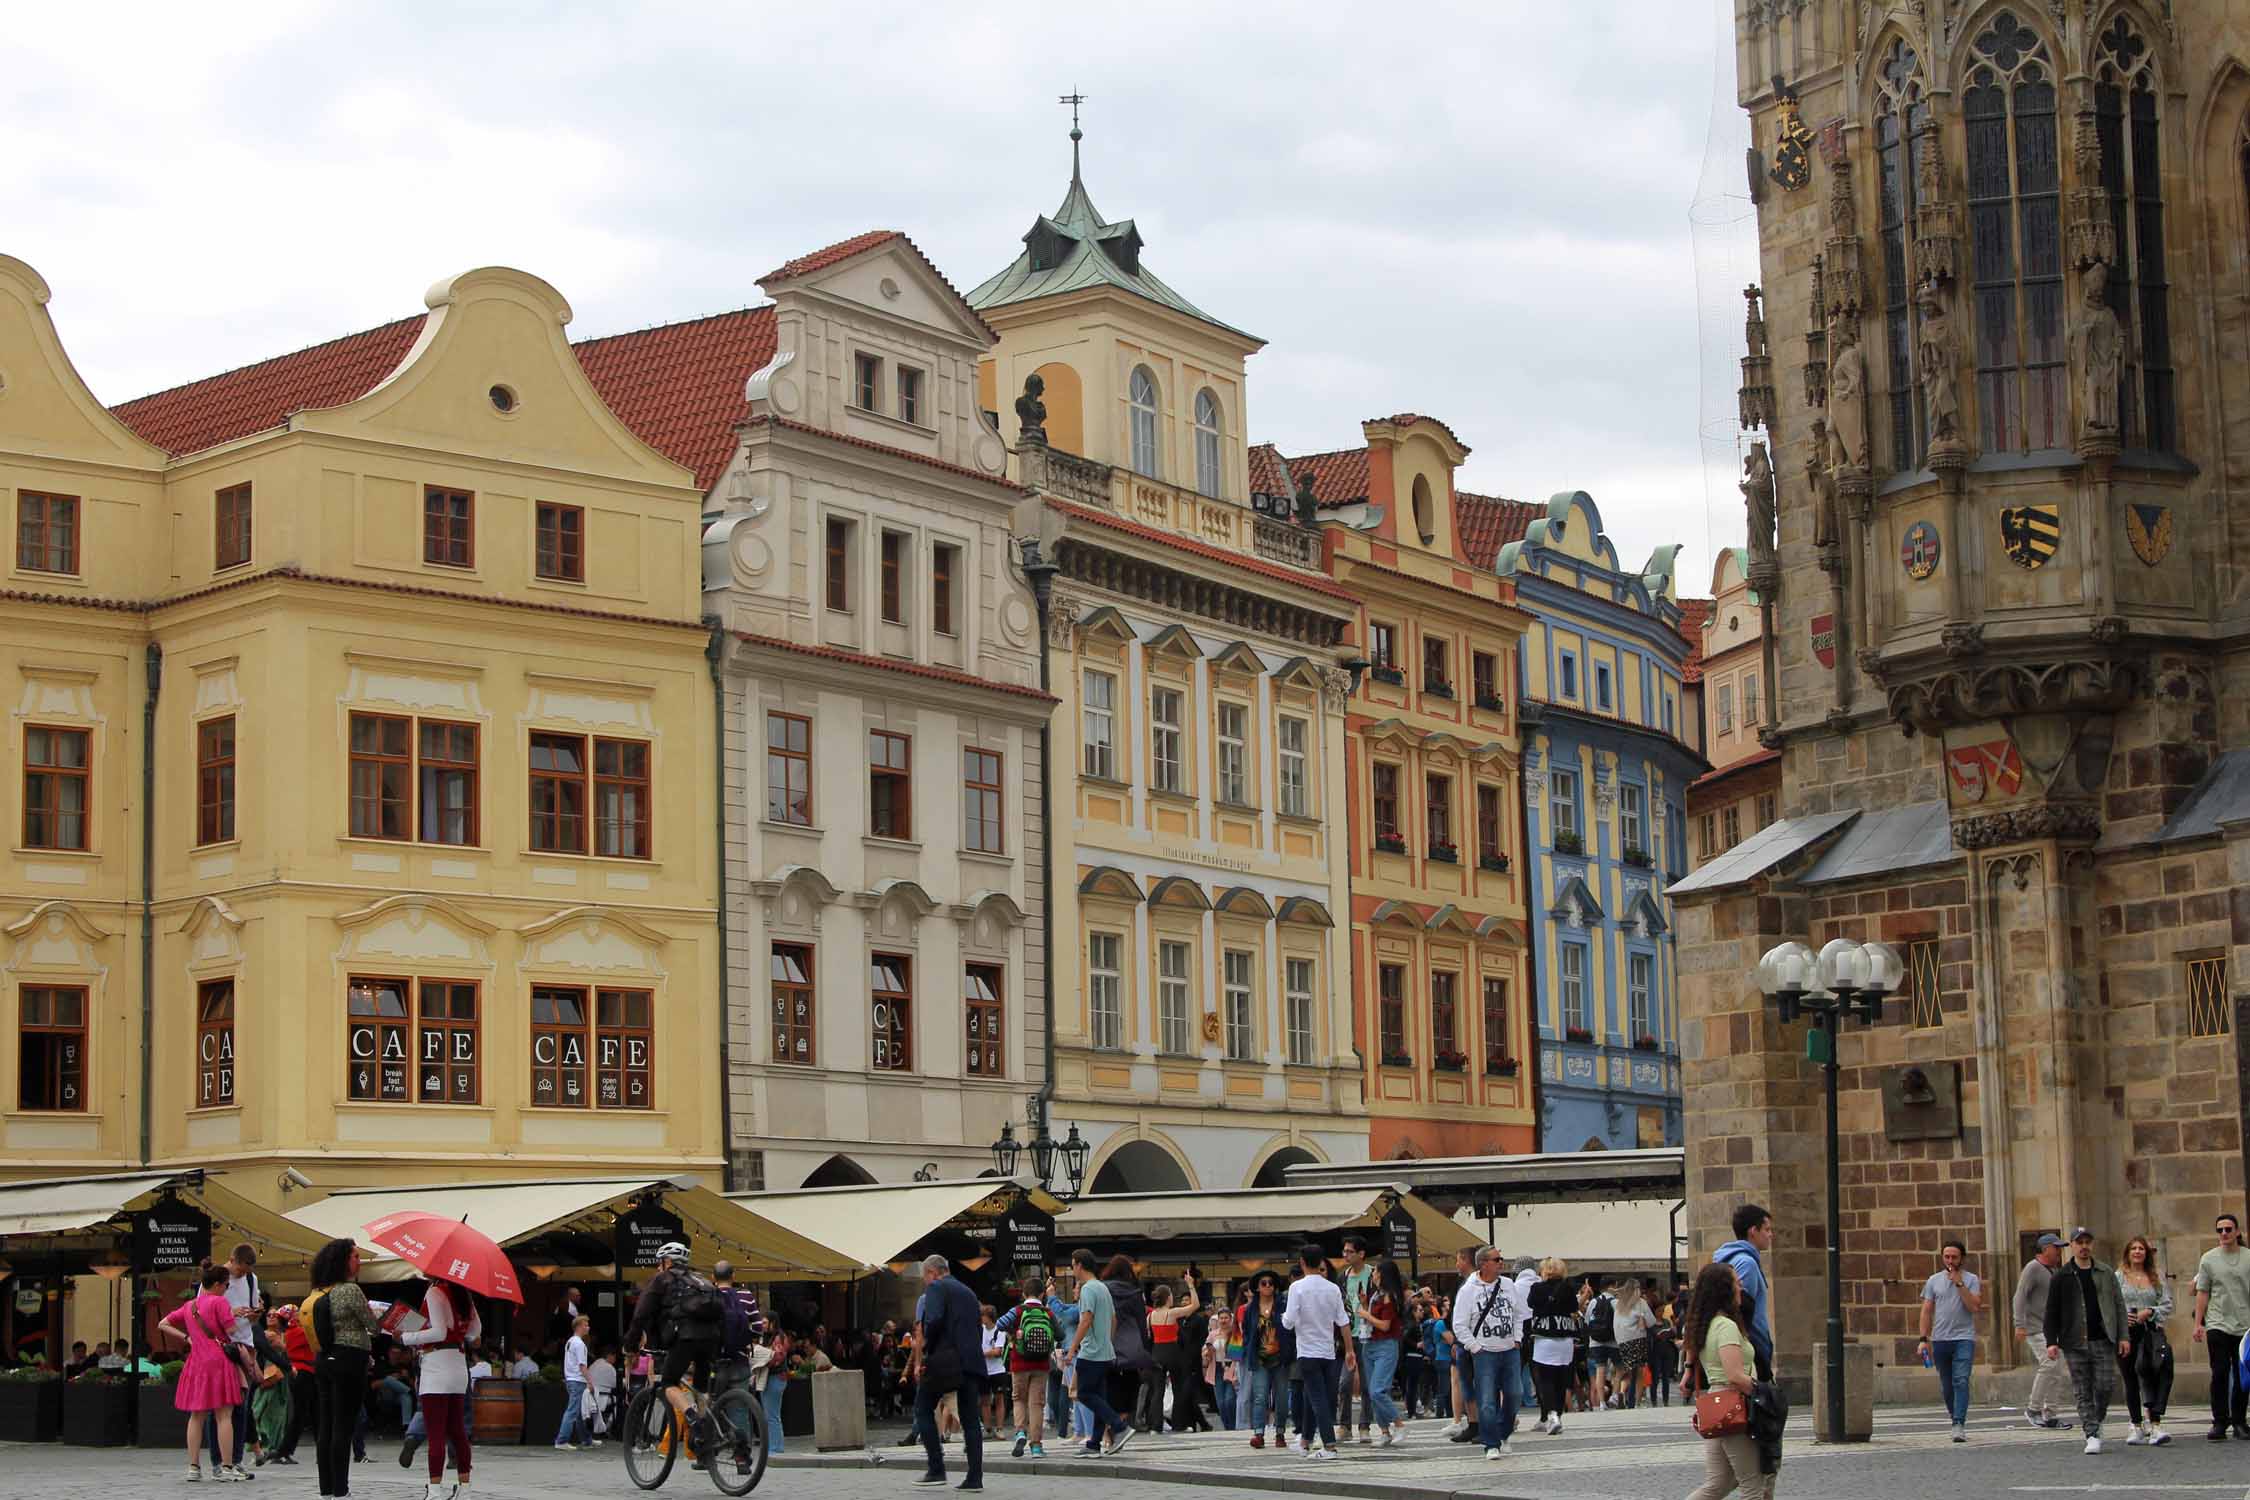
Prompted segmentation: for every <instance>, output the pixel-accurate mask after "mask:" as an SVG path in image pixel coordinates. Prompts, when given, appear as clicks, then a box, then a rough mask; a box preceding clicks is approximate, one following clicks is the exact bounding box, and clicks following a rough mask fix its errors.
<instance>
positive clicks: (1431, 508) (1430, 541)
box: [1414, 474, 1437, 547]
mask: <svg viewBox="0 0 2250 1500" xmlns="http://www.w3.org/2000/svg"><path fill="white" fill-rule="evenodd" d="M1414 534H1415V535H1416V536H1419V537H1420V538H1421V539H1422V545H1423V546H1425V547H1434V546H1436V545H1437V505H1436V502H1434V501H1433V500H1431V498H1430V481H1429V479H1428V478H1427V477H1426V476H1424V475H1421V474H1417V475H1415V476H1414Z"/></svg>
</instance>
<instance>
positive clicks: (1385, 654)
mask: <svg viewBox="0 0 2250 1500" xmlns="http://www.w3.org/2000/svg"><path fill="white" fill-rule="evenodd" d="M1367 656H1368V663H1369V665H1371V666H1377V667H1395V666H1397V665H1398V661H1397V659H1396V658H1397V656H1398V631H1397V629H1396V628H1395V627H1393V626H1390V625H1384V624H1382V623H1380V622H1377V623H1373V624H1370V625H1369V626H1368V627H1367Z"/></svg>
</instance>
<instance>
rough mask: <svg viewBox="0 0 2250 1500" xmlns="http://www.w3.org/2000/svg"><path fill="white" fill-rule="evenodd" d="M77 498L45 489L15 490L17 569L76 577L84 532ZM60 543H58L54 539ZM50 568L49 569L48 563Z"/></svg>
mask: <svg viewBox="0 0 2250 1500" xmlns="http://www.w3.org/2000/svg"><path fill="white" fill-rule="evenodd" d="M78 502H79V497H78V496H76V495H53V494H49V493H47V492H46V491H45V490H18V491H16V566H17V567H18V568H19V569H21V570H22V571H24V572H26V573H51V574H54V575H55V576H56V577H58V578H76V577H77V576H78V571H79V562H80V557H79V551H80V549H79V542H80V540H81V539H82V538H83V537H84V535H85V532H84V530H83V529H82V528H81V527H80V525H79V521H80V519H81V516H82V514H83V512H82V509H81V507H80V505H79V503H78ZM58 535H59V537H60V540H59V541H58V540H57V537H58ZM51 562H52V563H53V564H54V565H53V566H50V563H51Z"/></svg>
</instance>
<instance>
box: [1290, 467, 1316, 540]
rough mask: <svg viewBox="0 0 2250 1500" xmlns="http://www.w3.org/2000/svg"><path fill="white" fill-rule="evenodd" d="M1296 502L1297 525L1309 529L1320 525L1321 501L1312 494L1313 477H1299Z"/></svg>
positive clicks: (1301, 475) (1303, 475)
mask: <svg viewBox="0 0 2250 1500" xmlns="http://www.w3.org/2000/svg"><path fill="white" fill-rule="evenodd" d="M1296 500H1297V524H1298V525H1299V526H1307V527H1310V526H1318V525H1319V524H1320V501H1319V500H1318V499H1316V498H1315V497H1314V495H1313V492H1312V475H1310V474H1299V475H1298V476H1297V496H1296Z"/></svg>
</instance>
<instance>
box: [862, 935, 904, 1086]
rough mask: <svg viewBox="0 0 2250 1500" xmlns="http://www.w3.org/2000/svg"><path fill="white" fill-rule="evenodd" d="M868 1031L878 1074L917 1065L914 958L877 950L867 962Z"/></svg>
mask: <svg viewBox="0 0 2250 1500" xmlns="http://www.w3.org/2000/svg"><path fill="white" fill-rule="evenodd" d="M867 989H868V995H867V999H868V1012H867V1020H868V1034H869V1038H870V1040H872V1041H873V1042H874V1044H875V1046H874V1065H875V1071H876V1072H878V1073H903V1072H905V1071H906V1070H907V1069H909V1068H911V1067H913V1066H914V961H913V960H912V959H910V958H906V957H904V956H903V955H900V954H896V953H877V954H873V955H871V956H870V957H869V958H868V961H867Z"/></svg>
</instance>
